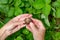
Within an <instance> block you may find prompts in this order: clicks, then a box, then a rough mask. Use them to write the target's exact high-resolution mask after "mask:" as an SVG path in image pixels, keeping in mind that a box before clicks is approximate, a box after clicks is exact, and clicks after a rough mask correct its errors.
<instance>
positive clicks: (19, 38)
mask: <svg viewBox="0 0 60 40" xmlns="http://www.w3.org/2000/svg"><path fill="white" fill-rule="evenodd" d="M15 40H23V38H22V37H21V36H18V37H17V38H16V39H15Z"/></svg>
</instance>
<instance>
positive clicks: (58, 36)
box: [53, 32, 60, 40]
mask: <svg viewBox="0 0 60 40" xmlns="http://www.w3.org/2000/svg"><path fill="white" fill-rule="evenodd" d="M53 38H54V40H60V32H56V33H55V35H54V36H53Z"/></svg>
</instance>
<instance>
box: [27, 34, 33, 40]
mask: <svg viewBox="0 0 60 40" xmlns="http://www.w3.org/2000/svg"><path fill="white" fill-rule="evenodd" d="M26 38H27V39H28V40H34V39H33V34H32V33H29V35H27V36H26Z"/></svg>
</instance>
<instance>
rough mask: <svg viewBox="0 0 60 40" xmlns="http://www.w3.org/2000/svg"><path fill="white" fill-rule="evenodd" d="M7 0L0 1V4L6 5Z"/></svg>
mask: <svg viewBox="0 0 60 40" xmlns="http://www.w3.org/2000/svg"><path fill="white" fill-rule="evenodd" d="M7 2H8V0H0V4H7Z"/></svg>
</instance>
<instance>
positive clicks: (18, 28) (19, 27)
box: [12, 25, 25, 33]
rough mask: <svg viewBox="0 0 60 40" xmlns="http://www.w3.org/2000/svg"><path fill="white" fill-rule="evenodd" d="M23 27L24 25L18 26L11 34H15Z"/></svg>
mask: <svg viewBox="0 0 60 40" xmlns="http://www.w3.org/2000/svg"><path fill="white" fill-rule="evenodd" d="M23 27H25V25H19V26H17V27H16V28H15V29H13V30H12V33H15V32H17V31H18V30H20V29H21V28H23Z"/></svg>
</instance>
